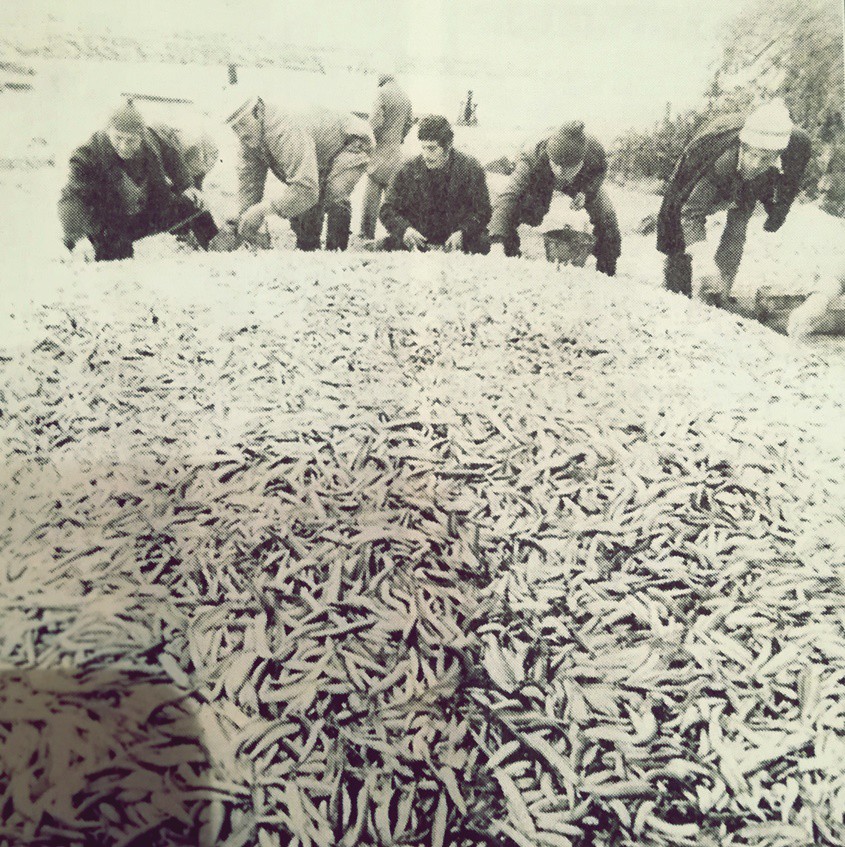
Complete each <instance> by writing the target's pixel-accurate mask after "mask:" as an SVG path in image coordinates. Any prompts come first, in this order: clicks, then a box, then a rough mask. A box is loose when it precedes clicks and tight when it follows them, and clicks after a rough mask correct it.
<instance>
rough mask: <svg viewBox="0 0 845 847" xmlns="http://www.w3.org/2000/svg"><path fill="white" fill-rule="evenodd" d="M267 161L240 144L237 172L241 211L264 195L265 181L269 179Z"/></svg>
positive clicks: (236, 165)
mask: <svg viewBox="0 0 845 847" xmlns="http://www.w3.org/2000/svg"><path fill="white" fill-rule="evenodd" d="M267 171H268V168H267V163H266V162H264V161H262V159H261V158H260V157H259V156H258V154H257V153H255V152H254V151H253V150H250V149H249V148H247V147H244V146H243V144H239V145H238V160H237V163H236V164H235V172H236V173H237V175H238V200H239V202H240V211H241V212H245V211H246V210H247V209H248V208H249V207H250V206H254V205H255V204H256V203H257V202H258V201H259V200H261V198H262V197H263V196H264V182H265V181H266V179H267Z"/></svg>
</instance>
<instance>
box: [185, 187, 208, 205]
mask: <svg viewBox="0 0 845 847" xmlns="http://www.w3.org/2000/svg"><path fill="white" fill-rule="evenodd" d="M182 196H183V197H187V198H188V200H190V201H191V202H192V203H193V204H194V206H196V208H197V210H198V211H199V210H203V211H205V209H206V208H207V207H206V204H205V197H203V196H202V191H200V190H199V189H198V188H193V187H191V188H186V189H185V190H184V191H183V192H182Z"/></svg>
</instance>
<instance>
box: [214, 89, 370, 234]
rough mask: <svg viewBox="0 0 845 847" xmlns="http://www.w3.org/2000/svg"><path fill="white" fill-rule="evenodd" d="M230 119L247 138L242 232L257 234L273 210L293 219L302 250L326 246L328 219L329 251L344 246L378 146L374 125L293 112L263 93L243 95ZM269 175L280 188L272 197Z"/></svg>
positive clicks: (323, 112)
mask: <svg viewBox="0 0 845 847" xmlns="http://www.w3.org/2000/svg"><path fill="white" fill-rule="evenodd" d="M226 123H228V124H229V125H230V126H231V127H232V130H233V131H234V133H235V135H236V136H237V137H238V140H239V141H240V144H239V145H238V147H239V161H238V164H237V173H238V188H239V202H240V216H239V219H238V223H237V227H238V234H239V235H240V236H241V237H243V238H247V239H251V238H253V237H254V236H255V234H256V233H257V232H258V230H259V228H260V227H261V225H262V224H263V223H264V220H265V218H266V217H267V215H269V214H274V215H279V216H280V217H283V218H288V219H289V220H290V224H291V228H292V229H293V231H294V233H295V235H296V246H297V248H298V249H299V250H319V249H320V245H321V237H322V231H323V219H324V218H325V219H326V224H327V231H326V250H345V249H346V248H347V246H348V244H349V234H350V223H351V220H352V207H351V204H350V200H349V198H350V196H351V194H352V191H353V189H354V188H355V185H356V183H357V182H358V180H359V179H360V178H361V175H362V174H363V173H364V172H365V171H366V169H367V165H368V164H369V162H370V156H371V155H372V151H373V148H374V146H375V139H374V138H373V131H372V129H371V128H370V125H369V123H368V122H367V121H365V120H363V119H362V118H359V117H356V116H355V115H353V114H346V113H343V112H333V111H330V110H328V109H321V108H312V109H306V110H303V111H288V110H286V109H283V108H281V107H279V106H276V105H274V104H272V103H268V102H266V101H265V100H264V98H262V97H249V98H247V97H243V98H242V100H241V102H240V105H238V106H237V107H236V108H235V109H234V111H232V112H231V114H229V115H228V117H227V120H226ZM270 173H272V174H273V176H275V177H276V179H278V180H279V182H280V183H281V192H280V193H278V194H277V195H276V196H274V197H271V198H269V199H268V198H267V197H265V184H266V181H267V176H268V174H270Z"/></svg>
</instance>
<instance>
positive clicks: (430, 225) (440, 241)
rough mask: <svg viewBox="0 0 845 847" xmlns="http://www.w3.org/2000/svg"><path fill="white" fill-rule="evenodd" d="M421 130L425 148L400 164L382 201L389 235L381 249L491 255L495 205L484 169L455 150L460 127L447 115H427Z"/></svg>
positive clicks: (381, 242)
mask: <svg viewBox="0 0 845 847" xmlns="http://www.w3.org/2000/svg"><path fill="white" fill-rule="evenodd" d="M417 135H418V137H419V140H420V142H421V144H422V153H421V154H420V155H419V156H416V157H414V158H413V159H410V160H409V161H407V162H406V163H405V164H404V165H403V166H402V167H401V168H400V169H399V171H398V172H397V174H396V176H395V177H394V178H393V180H392V182H391V183H390V187H389V188H388V190H387V197H386V199H385V201H384V203H383V204H382V207H381V213H380V218H381V222H382V223H383V224H384V226H385V229H387V231H388V236H387V237H386V238H385V239H383V240H382V241H380V242H379V245H378V246H379V248H380V249H383V250H421V251H425V250H429V249H431V248H435V247H436V248H442V250H443V251H444V252H447V253H449V252H452V251H463V252H464V253H479V254H482V255H486V254H487V253H489V252H490V237H489V235H488V233H487V224H488V223H489V221H490V216H491V214H492V209H491V206H490V194H489V192H488V190H487V179H486V177H485V175H484V169H483V168H482V167H481V165H480V164H479V163H478V161H477V160H476V159H474V158H473V157H472V156H468V155H467V154H465V153H461V152H460V151H459V150H455V149H454V147H453V146H452V142H453V139H454V132H453V131H452V127H451V126H450V124H449V121H448V120H446V118H444V117H443V116H442V115H430V116H428V117H425V118H423V119H422V120H421V121H420V124H419V129H418V130H417Z"/></svg>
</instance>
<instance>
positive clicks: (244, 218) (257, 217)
mask: <svg viewBox="0 0 845 847" xmlns="http://www.w3.org/2000/svg"><path fill="white" fill-rule="evenodd" d="M266 217H267V207H266V206H265V205H264V203H256V204H255V205H254V206H250V207H249V208H248V209H247V210H246V211H245V212H244V213H243V214H242V215H241V217H240V219H239V220H238V235H240V236H241V238H254V237H255V236H256V234H257V233H258V230H259V229H260V228H261V225H262V224H263V223H264V219H265V218H266Z"/></svg>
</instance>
